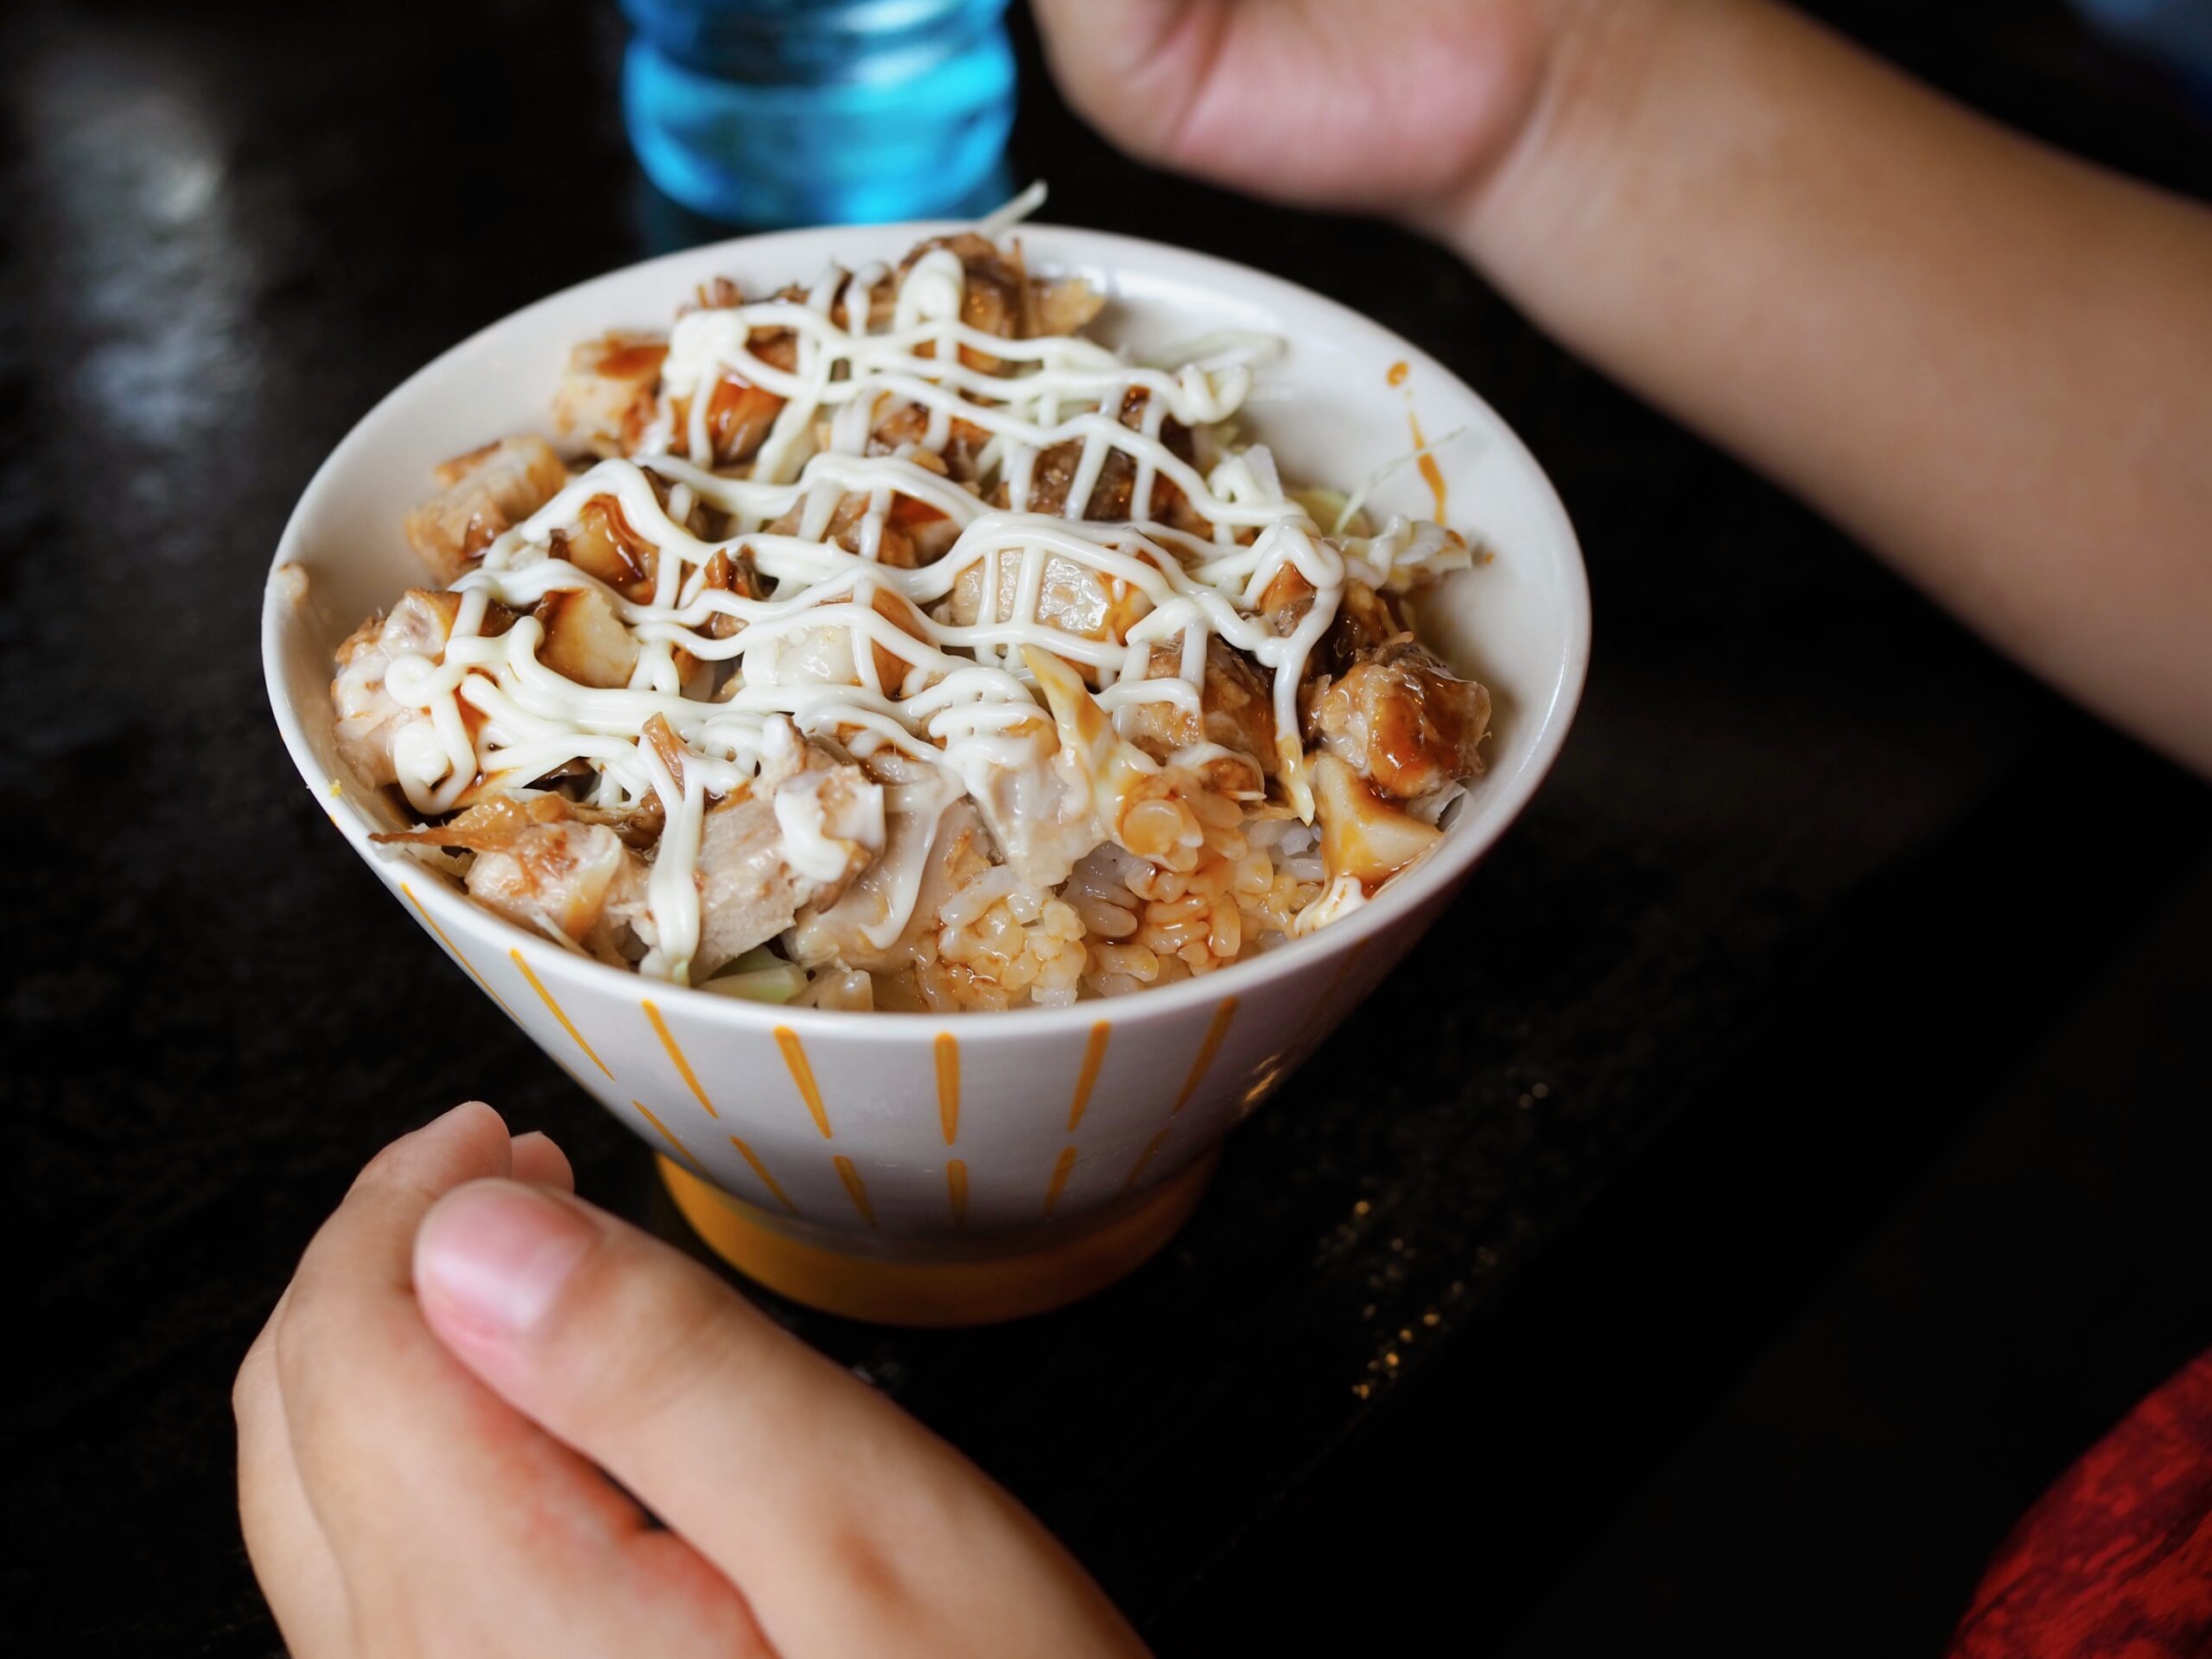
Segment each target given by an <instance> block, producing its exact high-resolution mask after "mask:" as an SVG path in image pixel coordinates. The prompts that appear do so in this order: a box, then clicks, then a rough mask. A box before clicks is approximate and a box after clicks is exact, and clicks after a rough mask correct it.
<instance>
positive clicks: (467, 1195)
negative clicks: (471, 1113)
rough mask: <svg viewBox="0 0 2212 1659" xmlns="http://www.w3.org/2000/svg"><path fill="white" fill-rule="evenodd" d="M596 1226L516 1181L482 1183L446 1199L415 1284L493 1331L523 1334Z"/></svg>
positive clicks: (427, 1230)
mask: <svg viewBox="0 0 2212 1659" xmlns="http://www.w3.org/2000/svg"><path fill="white" fill-rule="evenodd" d="M592 1236H593V1234H592V1228H591V1224H590V1223H588V1221H586V1220H585V1219H584V1218H583V1217H582V1216H579V1215H578V1214H577V1213H576V1212H575V1211H573V1210H571V1209H569V1207H568V1206H567V1205H563V1204H561V1203H559V1202H557V1201H556V1200H555V1199H553V1198H548V1197H546V1196H545V1195H544V1194H543V1193H542V1192H537V1191H536V1190H535V1189H533V1188H531V1187H527V1186H518V1185H515V1184H514V1183H513V1182H512V1181H476V1182H472V1183H471V1184H470V1185H467V1186H464V1187H460V1188H458V1189H456V1190H455V1191H454V1192H449V1193H448V1194H447V1195H446V1196H445V1197H444V1198H441V1199H440V1200H439V1201H438V1203H437V1205H436V1206H435V1208H434V1209H432V1210H431V1211H430V1213H429V1217H427V1218H425V1220H424V1221H423V1230H422V1231H421V1233H419V1234H418V1235H417V1236H416V1240H415V1287H416V1294H418V1295H421V1296H423V1297H424V1298H426V1299H428V1300H434V1301H435V1302H436V1303H437V1304H439V1305H440V1306H441V1308H442V1309H443V1310H447V1311H450V1312H451V1313H454V1314H455V1315H456V1316H458V1317H459V1318H460V1319H461V1320H462V1321H464V1322H465V1323H467V1324H468V1325H472V1326H474V1327H475V1328H476V1329H477V1330H479V1331H480V1332H483V1333H485V1334H486V1335H489V1336H501V1337H513V1336H520V1335H522V1334H523V1333H524V1332H527V1331H529V1330H531V1328H532V1327H533V1326H535V1325H537V1323H538V1321H539V1320H541V1319H543V1318H544V1317H545V1313H546V1310H547V1309H549V1308H550V1307H551V1306H553V1301H554V1299H555V1298H556V1296H558V1295H559V1294H561V1287H562V1286H563V1284H565V1283H567V1282H568V1278H569V1274H571V1273H573V1272H574V1271H575V1266H576V1263H577V1262H581V1261H582V1259H583V1255H584V1252H585V1251H586V1250H588V1249H590V1248H591V1243H592Z"/></svg>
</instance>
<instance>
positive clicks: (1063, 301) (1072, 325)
mask: <svg viewBox="0 0 2212 1659" xmlns="http://www.w3.org/2000/svg"><path fill="white" fill-rule="evenodd" d="M1105 308H1106V296H1104V295H1103V294H1101V293H1100V292H1098V290H1097V289H1094V288H1093V287H1091V285H1090V283H1087V282H1085V281H1084V279H1083V278H1082V277H1031V278H1030V279H1029V285H1028V287H1027V288H1026V289H1023V291H1022V311H1021V337H1022V338H1023V339H1024V340H1035V339H1037V338H1039V336H1041V335H1045V334H1081V333H1082V332H1083V331H1084V329H1085V328H1087V327H1090V324H1091V323H1092V322H1093V321H1095V320H1096V318H1097V315H1098V314H1099V313H1100V312H1101V311H1103V310H1104V309H1105Z"/></svg>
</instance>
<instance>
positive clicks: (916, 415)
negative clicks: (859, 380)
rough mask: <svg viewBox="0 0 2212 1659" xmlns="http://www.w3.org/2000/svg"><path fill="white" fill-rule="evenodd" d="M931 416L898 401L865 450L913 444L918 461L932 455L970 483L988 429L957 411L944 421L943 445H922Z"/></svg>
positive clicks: (881, 451)
mask: <svg viewBox="0 0 2212 1659" xmlns="http://www.w3.org/2000/svg"><path fill="white" fill-rule="evenodd" d="M930 418H931V411H930V410H928V409H927V408H926V407H925V406H924V405H922V404H899V406H898V407H897V408H896V409H894V410H892V411H891V413H890V414H888V415H887V416H884V417H883V419H881V420H880V421H879V422H877V423H876V426H875V430H874V432H872V433H870V434H869V435H868V454H871V455H888V454H895V453H896V452H897V451H899V450H900V449H903V448H907V447H908V446H910V445H912V446H916V448H914V450H913V454H914V459H915V460H916V461H922V457H923V456H924V455H931V456H935V457H936V458H938V460H940V461H942V462H943V463H944V470H945V476H947V477H948V478H950V479H951V480H953V482H955V483H956V484H965V485H968V486H971V487H972V486H975V485H976V482H977V481H978V480H981V478H982V454H983V450H984V448H985V447H986V446H987V445H988V444H989V442H990V441H991V434H990V432H989V431H988V429H985V428H983V427H980V426H978V425H976V423H975V422H973V421H965V420H963V419H961V418H960V417H959V416H957V415H956V416H953V417H952V419H951V420H950V422H948V423H947V424H946V430H945V439H944V447H943V448H942V449H935V448H919V447H918V446H920V445H921V444H922V442H923V441H924V440H925V439H926V438H927V437H928V436H929V430H930ZM922 464H923V465H924V466H927V465H928V464H929V463H928V462H927V461H922ZM925 563H927V561H925Z"/></svg>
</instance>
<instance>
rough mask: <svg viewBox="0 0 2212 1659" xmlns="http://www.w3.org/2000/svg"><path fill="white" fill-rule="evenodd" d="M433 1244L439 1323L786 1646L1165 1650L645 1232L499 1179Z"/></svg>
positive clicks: (423, 1254) (854, 1385) (1030, 1526)
mask: <svg viewBox="0 0 2212 1659" xmlns="http://www.w3.org/2000/svg"><path fill="white" fill-rule="evenodd" d="M415 1261H416V1268H415V1276H416V1286H417V1288H418V1294H419V1295H420V1297H421V1300H422V1306H423V1316H424V1318H425V1319H427V1320H428V1321H429V1325H430V1327H431V1329H432V1330H434V1331H435V1332H436V1333H437V1334H438V1335H439V1336H440V1337H442V1338H444V1340H445V1341H446V1342H447V1343H448V1344H449V1345H450V1346H451V1347H452V1349H453V1351H454V1352H455V1353H456V1354H458V1355H459V1356H460V1357H461V1359H463V1360H464V1361H465V1362H466V1363H467V1364H468V1365H469V1366H471V1367H472V1368H473V1369H474V1370H475V1372H476V1373H477V1375H478V1376H481V1377H482V1378H483V1379H484V1380H485V1381H486V1383H489V1384H490V1385H491V1387H492V1388H493V1389H496V1390H498V1391H499V1393H500V1394H501V1395H503V1396H505V1398H506V1399H507V1400H508V1401H510V1402H512V1403H513V1404H514V1405H515V1406H516V1407H518V1408H520V1409H521V1410H522V1411H523V1412H524V1413H526V1414H528V1415H530V1416H531V1417H532V1418H534V1419H535V1420H537V1421H538V1422H540V1423H543V1425H544V1426H545V1427H547V1428H548V1429H550V1431H551V1432H552V1433H554V1434H556V1435H557V1436H559V1437H560V1438H561V1439H562V1440H564V1441H566V1442H568V1444H569V1445H571V1446H575V1447H576V1448H577V1450H579V1451H580V1452H583V1453H584V1454H585V1455H586V1456H587V1457H589V1458H590V1459H593V1460H594V1462H596V1463H598V1464H599V1465H601V1466H602V1467H604V1468H606V1469H607V1471H609V1472H610V1473H611V1474H613V1476H614V1478H616V1479H617V1480H619V1481H620V1482H621V1483H622V1484H624V1485H625V1486H626V1487H627V1488H628V1489H629V1490H630V1491H632V1492H634V1493H636V1494H637V1496H638V1497H639V1499H640V1500H641V1501H642V1502H644V1503H645V1504H646V1505H647V1506H648V1507H649V1508H651V1509H652V1510H653V1512H654V1513H655V1514H657V1515H658V1516H661V1517H662V1519H664V1521H666V1522H668V1523H669V1525H670V1526H671V1527H672V1528H674V1529H676V1530H677V1532H678V1533H679V1534H681V1535H683V1537H684V1538H686V1539H687V1540H689V1541H690V1542H691V1543H693V1544H695V1545H696V1546H697V1547H698V1548H699V1549H701V1550H702V1552H703V1553H704V1554H706V1555H707V1556H708V1558H709V1559H710V1560H713V1561H714V1562H715V1563H716V1564H717V1565H718V1566H720V1567H721V1568H722V1569H723V1571H724V1572H726V1573H728V1574H729V1576H730V1577H731V1578H732V1579H733V1580H734V1581H735V1582H736V1583H737V1585H738V1586H739V1587H740V1588H741V1590H742V1591H743V1592H744V1593H745V1594H746V1596H747V1598H748V1599H750V1601H751V1602H752V1605H753V1611H754V1613H755V1615H756V1616H757V1618H759V1620H760V1626H761V1628H762V1629H763V1630H766V1632H767V1634H768V1636H769V1637H770V1638H771V1639H772V1641H773V1642H774V1643H775V1644H776V1646H777V1647H778V1648H779V1649H780V1650H782V1651H784V1652H785V1653H791V1654H804V1653H809V1652H823V1653H833V1652H868V1653H898V1652H932V1651H942V1652H963V1653H988V1652H992V1651H994V1650H997V1651H1014V1650H1020V1649H1022V1648H1024V1647H1029V1648H1035V1649H1040V1650H1041V1649H1050V1650H1053V1651H1058V1652H1064V1653H1084V1652H1116V1653H1119V1652H1141V1651H1142V1649H1141V1647H1139V1646H1138V1644H1137V1643H1136V1641H1135V1637H1134V1636H1133V1635H1132V1634H1131V1633H1130V1632H1129V1630H1128V1627H1127V1626H1126V1625H1125V1624H1122V1621H1121V1619H1120V1618H1119V1616H1118V1615H1117V1614H1116V1613H1115V1611H1113V1608H1112V1606H1111V1605H1110V1604H1109V1603H1108V1602H1107V1601H1106V1599H1105V1598H1104V1597H1103V1594H1101V1593H1100V1592H1099V1591H1098V1590H1097V1588H1096V1586H1094V1585H1093V1584H1091V1582H1090V1580H1089V1579H1088V1578H1087V1577H1085V1576H1084V1573H1083V1572H1082V1570H1081V1568H1079V1567H1077V1566H1076V1565H1075V1563H1074V1562H1073V1561H1072V1560H1071V1559H1070V1558H1069V1557H1068V1556H1067V1555H1066V1554H1065V1552H1064V1551H1062V1550H1061V1549H1060V1548H1059V1547H1058V1544H1057V1543H1055V1542H1054V1541H1053V1540H1052V1537H1051V1535H1049V1534H1047V1533H1046V1532H1045V1530H1044V1529H1042V1528H1041V1527H1039V1526H1038V1525H1037V1523H1036V1522H1034V1521H1033V1519H1032V1518H1031V1517H1030V1516H1028V1515H1027V1513H1026V1512H1024V1511H1023V1510H1021V1509H1020V1506H1019V1505H1017V1504H1015V1503H1014V1502H1013V1500H1012V1499H1010V1498H1009V1497H1007V1495H1006V1494H1005V1493H1004V1492H1002V1491H1000V1490H999V1489H998V1488H997V1487H996V1486H995V1485H993V1484H991V1483H990V1482H989V1481H988V1480H986V1479H985V1478H983V1477H982V1475H981V1474H980V1473H978V1472H977V1471H976V1470H975V1469H974V1467H973V1466H971V1465H969V1464H968V1463H967V1462H966V1461H965V1460H964V1459H962V1458H961V1457H960V1456H959V1455H958V1454H957V1453H956V1452H953V1451H952V1450H951V1448H950V1447H949V1446H946V1445H944V1442H943V1441H941V1440H938V1439H937V1438H936V1437H935V1436H934V1435H932V1434H931V1433H928V1432H927V1431H926V1430H925V1429H923V1428H922V1427H920V1426H919V1425H918V1424H917V1423H915V1422H914V1421H913V1420H912V1419H911V1418H909V1417H907V1416H906V1414H904V1413H903V1412H900V1411H899V1410H898V1408H895V1407H893V1405H891V1404H890V1403H889V1402H887V1401H885V1400H883V1399H881V1398H880V1397H879V1396H878V1395H875V1394H874V1392H873V1391H872V1390H870V1389H867V1388H866V1387H864V1386H862V1385H861V1383H858V1382H857V1381H855V1379H854V1378H853V1377H852V1376H850V1375H849V1373H847V1372H845V1371H843V1370H840V1369H839V1368H838V1367H837V1366H836V1365H834V1364H832V1363H829V1361H828V1360H825V1359H823V1357H821V1356H819V1355H817V1354H816V1353H814V1352H813V1351H811V1350H810V1349H808V1348H806V1347H805V1346H804V1344H800V1343H799V1342H798V1341H796V1340H795V1339H793V1338H791V1337H790V1336H788V1335H787V1334H785V1332H782V1331H780V1330H779V1329H778V1328H777V1327H776V1326H775V1325H773V1324H772V1323H771V1322H770V1321H769V1320H767V1319H765V1318H764V1317H762V1316H761V1315H760V1313H757V1312H756V1311H754V1310H753V1308H752V1307H751V1306H748V1305H747V1303H745V1302H744V1301H743V1300H741V1299H740V1298H739V1297H737V1296H735V1295H734V1294H732V1293H731V1292H730V1291H729V1289H728V1287H726V1286H724V1285H723V1284H722V1283H721V1281H719V1280H717V1279H715V1277H714V1276H713V1275H712V1274H709V1272H707V1271H706V1270H705V1269H704V1268H701V1267H699V1266H698V1265H697V1264H696V1263H695V1262H691V1261H690V1260H689V1259H688V1258H686V1257H685V1256H683V1255H681V1254H679V1253H678V1252H677V1251H676V1250H673V1249H670V1248H669V1247H667V1246H666V1245H664V1244H661V1243H657V1242H656V1241H654V1240H652V1239H651V1238H648V1237H647V1236H645V1235H644V1234H643V1233H640V1232H639V1231H638V1230H636V1229H634V1228H632V1227H629V1226H627V1225H626V1224H622V1223H620V1222H618V1221H616V1220H615V1219H614V1218H613V1217H609V1216H607V1215H605V1214H604V1213H602V1212H601V1211H596V1210H594V1209H593V1208H592V1207H591V1206H589V1205H585V1204H582V1203H581V1202H579V1201H577V1200H575V1199H574V1198H564V1197H556V1196H555V1195H552V1194H550V1193H547V1192H543V1191H539V1190H533V1189H531V1188H528V1187H524V1186H520V1185H516V1184H514V1183H512V1182H505V1181H496V1180H493V1181H482V1182H477V1183H474V1184H473V1185H467V1186H464V1187H461V1188H459V1189H458V1190H456V1191H455V1192H453V1193H451V1194H449V1195H448V1197H447V1198H444V1199H442V1200H441V1201H440V1202H439V1203H438V1204H437V1205H435V1207H434V1208H433V1210H432V1211H431V1212H430V1215H429V1217H428V1218H427V1220H426V1221H425V1222H424V1224H423V1231H422V1235H421V1237H420V1240H419V1242H418V1243H417V1245H416V1258H415ZM825 1572H827V1573H832V1574H834V1575H835V1584H834V1586H825V1584H824V1574H825ZM1025 1632H1027V1635H1025V1634H1024V1633H1025ZM1033 1637H1039V1638H1041V1637H1049V1638H1050V1639H1049V1641H1046V1640H1042V1639H1039V1640H1032V1639H1031V1638H1033Z"/></svg>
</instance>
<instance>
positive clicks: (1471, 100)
mask: <svg viewBox="0 0 2212 1659" xmlns="http://www.w3.org/2000/svg"><path fill="white" fill-rule="evenodd" d="M1034 10H1035V11H1036V14H1037V17H1038V22H1039V25H1040V26H1041V28H1042V30H1043V34H1044V40H1045V48H1046V55H1047V56H1048V58H1049V59H1050V60H1051V62H1052V73H1053V76H1054V78H1055V79H1057V80H1058V83H1059V85H1060V88H1061V91H1062V92H1064V93H1065V95H1066V96H1067V99H1068V101H1069V102H1070V103H1071V104H1072V105H1074V106H1075V107H1076V108H1077V110H1078V111H1081V112H1082V114H1083V115H1084V118H1086V119H1087V120H1089V121H1090V122H1091V123H1092V124H1094V125H1095V126H1096V127H1097V128H1098V129H1099V130H1101V131H1103V132H1104V133H1105V134H1106V136H1107V137H1109V138H1111V139H1112V140H1113V141H1114V142H1115V143H1117V144H1119V145H1121V146H1122V148H1123V149H1128V150H1129V151H1131V152H1132V153H1133V154H1135V155H1136V156H1140V157H1141V158H1142V159H1144V160H1146V161H1148V162H1155V163H1157V164H1159V165H1160V166H1163V167H1172V168H1179V169H1181V170H1184V171H1186V172H1191V173H1196V174H1198V175H1201V176H1203V177H1205V178H1208V179H1211V180H1212V181H1215V182H1217V183H1219V184H1224V185H1228V186H1230V187H1231V188H1236V189H1240V190H1246V191H1249V192H1251V193H1252V194H1255V195H1263V196H1268V197H1272V198H1274V200H1280V201H1290V202H1295V203H1298V204H1299V205H1300V206H1304V207H1331V208H1356V209H1360V210H1363V211H1367V212H1373V213H1394V214H1396V215H1399V216H1401V217H1404V218H1407V219H1411V220H1413V221H1414V222H1416V223H1419V224H1421V225H1422V226H1425V227H1426V228H1429V229H1431V230H1436V229H1440V228H1443V227H1446V226H1452V225H1453V224H1455V223H1456V222H1457V221H1458V219H1459V218H1460V217H1461V215H1462V214H1463V213H1464V211H1465V207H1466V205H1467V203H1468V201H1469V200H1470V199H1471V197H1472V195H1473V194H1475V193H1476V192H1477V191H1478V190H1479V188H1480V187H1481V186H1482V184H1483V182H1484V181H1485V180H1486V179H1487V178H1488V177H1489V176H1490V175H1491V174H1492V173H1493V172H1494V171H1495V170H1496V168H1497V167H1498V166H1499V165H1500V164H1501V163H1502V162H1503V161H1504V159H1505V157H1506V156H1507V155H1508V153H1509V152H1510V150H1511V149H1513V147H1514V145H1515V143H1516V139H1517V138H1518V137H1520V135H1521V134H1522V132H1523V130H1525V129H1526V128H1528V127H1529V124H1530V123H1531V120H1532V118H1533V116H1534V114H1535V110H1536V107H1537V104H1538V94H1539V92H1541V89H1542V87H1543V85H1544V82H1545V78H1546V72H1547V69H1548V66H1549V65H1550V63H1551V61H1552V59H1553V57H1554V48H1555V47H1556V46H1557V44H1558V42H1559V41H1560V38H1561V37H1562V36H1563V35H1564V34H1565V32H1566V31H1567V28H1568V26H1569V24H1570V23H1571V22H1573V20H1574V18H1575V16H1577V14H1578V13H1579V12H1580V10H1583V8H1581V7H1580V6H1578V5H1576V4H1574V3H1573V0H1034Z"/></svg>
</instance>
